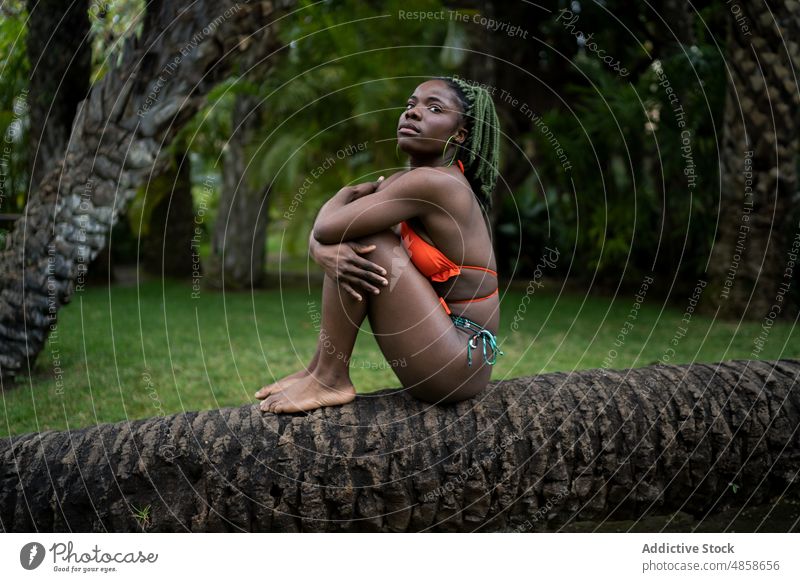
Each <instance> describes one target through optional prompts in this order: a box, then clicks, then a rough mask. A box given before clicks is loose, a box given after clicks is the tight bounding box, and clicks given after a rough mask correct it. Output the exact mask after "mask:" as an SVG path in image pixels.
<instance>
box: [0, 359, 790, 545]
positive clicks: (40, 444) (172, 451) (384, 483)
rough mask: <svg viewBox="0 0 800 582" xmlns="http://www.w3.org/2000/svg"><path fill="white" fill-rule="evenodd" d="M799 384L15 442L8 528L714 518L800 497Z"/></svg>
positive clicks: (593, 374)
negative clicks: (684, 515) (729, 511)
mask: <svg viewBox="0 0 800 582" xmlns="http://www.w3.org/2000/svg"><path fill="white" fill-rule="evenodd" d="M798 375H800V360H779V361H775V362H766V361H755V360H751V361H731V362H723V363H720V364H693V365H682V366H676V365H658V366H651V367H646V368H636V369H630V370H606V371H605V372H604V371H602V370H586V371H582V372H573V373H569V374H567V373H561V372H557V373H551V374H543V375H540V376H535V377H529V378H517V379H513V380H508V381H504V382H492V383H490V385H489V387H488V388H487V390H486V392H485V393H484V394H482V395H481V396H480V397H479V398H476V399H472V400H469V401H466V402H461V403H458V404H455V405H448V406H439V407H437V406H430V405H429V404H426V403H423V402H420V401H417V400H414V399H413V398H411V397H410V396H408V395H407V394H406V393H405V392H404V391H394V390H393V391H390V392H382V393H380V394H381V397H379V398H378V397H376V395H375V394H372V395H370V397H369V398H358V399H356V401H355V402H354V403H352V404H348V405H346V406H342V407H337V408H327V409H321V410H316V411H313V412H312V413H310V414H308V415H306V414H296V415H272V414H264V413H261V412H260V411H259V410H258V408H257V407H256V406H254V405H252V404H251V405H247V406H243V407H241V408H229V409H222V410H210V411H203V412H188V413H182V414H176V415H173V416H168V417H165V418H153V419H149V420H139V421H132V422H128V421H125V422H121V423H118V424H113V425H111V424H106V425H100V426H96V427H92V428H88V429H83V430H77V431H73V432H52V431H50V432H44V433H39V434H28V435H23V436H17V437H12V438H10V439H3V440H2V441H0V526H2V528H3V529H4V530H5V531H16V532H20V531H39V532H46V531H73V532H75V531H135V530H138V529H147V530H150V531H240V530H258V531H475V530H480V531H508V530H514V529H519V530H521V531H537V530H538V531H541V530H545V529H547V530H552V529H555V528H559V527H562V526H566V525H567V524H573V523H576V522H578V521H582V520H600V519H629V518H631V519H632V518H637V519H638V518H640V517H643V516H648V515H652V514H660V515H664V514H667V513H672V512H675V511H682V512H686V513H691V514H694V515H695V516H706V515H709V514H712V513H714V512H719V511H721V510H723V509H727V508H730V507H745V506H751V505H755V504H758V503H764V502H771V501H772V500H773V499H775V498H777V497H781V496H783V497H785V498H787V499H789V498H794V496H796V495H797V494H798V467H800V439H799V438H798V425H799V424H800V391H798V389H797V380H798ZM148 507H149V511H146V510H147V508H148ZM137 512H138V515H139V517H136V516H135V515H134V514H135V513H137ZM145 513H147V517H144V514H145Z"/></svg>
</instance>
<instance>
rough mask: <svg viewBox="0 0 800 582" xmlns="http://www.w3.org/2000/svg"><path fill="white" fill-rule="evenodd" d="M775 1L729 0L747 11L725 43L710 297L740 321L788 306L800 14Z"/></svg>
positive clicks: (799, 121) (799, 109) (799, 112)
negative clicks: (719, 173) (725, 83)
mask: <svg viewBox="0 0 800 582" xmlns="http://www.w3.org/2000/svg"><path fill="white" fill-rule="evenodd" d="M769 4H770V5H771V8H770V10H766V9H765V7H764V3H763V2H762V1H761V0H745V1H743V2H738V3H736V4H734V5H732V6H735V8H734V10H739V9H741V12H737V13H736V14H731V23H730V30H729V34H728V42H727V49H726V51H727V54H728V57H729V58H727V59H726V66H727V69H728V71H729V73H730V75H731V79H730V82H729V84H728V92H727V95H726V103H725V111H724V120H723V131H722V143H721V152H720V153H721V156H722V168H721V170H722V191H721V201H720V209H719V223H718V224H719V231H718V236H717V240H716V242H715V244H714V248H713V250H712V257H711V260H710V261H709V290H710V291H711V292H710V293H708V296H709V297H711V298H712V299H714V302H715V304H716V305H715V308H719V312H720V315H722V316H727V317H733V318H742V317H747V318H750V319H762V318H764V317H765V316H766V315H767V314H768V313H770V311H771V308H772V306H773V305H776V304H780V303H783V304H784V306H785V307H788V303H789V302H788V301H785V300H784V299H785V298H784V294H785V293H786V288H785V286H786V285H787V284H788V283H791V277H789V278H788V279H787V278H785V277H784V270H785V268H786V266H787V260H788V255H787V253H788V252H789V251H790V250H791V249H790V245H789V244H788V243H789V240H790V237H794V236H795V235H796V234H797V232H796V231H795V232H793V231H792V229H791V226H793V225H791V224H790V223H789V220H790V218H791V216H792V213H791V212H790V210H791V209H792V197H793V196H795V195H796V193H797V187H798V182H797V159H798V158H797V156H798V144H799V143H800V140H799V138H798V133H799V130H800V95H799V94H798V90H797V85H796V83H795V80H794V76H793V74H792V71H797V69H798V67H800V45H798V44H797V43H796V42H790V41H788V39H796V38H798V37H800V18H798V16H797V9H796V8H795V7H793V6H792V4H794V3H790V2H786V1H781V2H770V3H769ZM737 15H738V17H739V20H735V19H734V17H735V16H737ZM744 27H747V28H746V29H745V28H744ZM751 179H752V182H751ZM782 286H783V287H782ZM777 311H782V313H778V314H777V315H778V316H783V317H785V316H792V315H794V313H792V312H790V311H789V310H786V309H783V310H781V309H780V308H779V309H778V310H777ZM795 313H796V312H795Z"/></svg>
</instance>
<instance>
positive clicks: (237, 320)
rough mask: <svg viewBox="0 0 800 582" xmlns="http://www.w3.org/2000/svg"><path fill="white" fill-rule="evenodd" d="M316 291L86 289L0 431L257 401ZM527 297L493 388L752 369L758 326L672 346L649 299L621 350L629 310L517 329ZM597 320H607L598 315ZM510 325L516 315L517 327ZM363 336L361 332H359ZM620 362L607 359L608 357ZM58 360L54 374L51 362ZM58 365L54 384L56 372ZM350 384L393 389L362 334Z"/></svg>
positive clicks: (714, 327) (701, 332) (309, 342)
mask: <svg viewBox="0 0 800 582" xmlns="http://www.w3.org/2000/svg"><path fill="white" fill-rule="evenodd" d="M320 291H321V290H320V289H319V288H312V289H311V291H310V293H309V291H308V290H307V289H306V288H305V287H302V286H301V287H293V288H285V287H284V288H283V289H276V290H269V291H261V292H258V293H256V294H255V295H251V294H250V293H241V294H230V293H229V294H227V295H225V296H223V295H222V294H220V293H213V292H210V291H205V290H204V291H202V292H201V293H200V297H199V298H198V299H192V298H191V286H190V284H187V283H177V282H172V281H167V282H165V283H163V286H162V282H161V281H150V282H145V283H143V284H141V285H140V286H139V287H138V288H137V287H111V288H94V289H88V290H87V291H85V292H83V293H81V294H76V295H75V296H73V301H72V302H71V303H70V304H69V305H67V306H66V307H65V308H64V309H62V310H61V312H60V313H59V323H58V329H57V331H56V333H55V334H53V335H51V337H50V339H49V340H48V343H47V345H46V346H45V349H44V350H43V351H42V353H41V354H40V355H39V358H38V359H37V361H36V365H35V367H34V370H33V373H32V375H31V376H30V377H27V376H25V377H20V379H19V381H18V384H17V386H16V387H14V388H9V389H7V390H6V391H5V392H4V393H2V418H3V419H5V422H4V423H3V425H2V427H1V429H2V430H0V433H2V435H3V436H7V435H9V434H21V433H27V432H35V431H41V430H48V429H55V430H63V429H67V428H69V429H75V428H79V427H85V426H89V425H94V424H97V423H102V422H116V421H120V420H125V419H137V418H146V417H151V416H157V415H164V414H171V413H174V412H180V411H183V410H202V409H210V408H219V407H226V406H240V405H242V404H246V403H254V402H255V400H254V398H253V393H254V392H255V391H256V390H257V389H258V388H259V387H260V386H261V385H263V384H265V383H267V382H269V381H271V380H272V379H273V378H278V377H281V376H283V375H286V374H288V373H291V372H293V371H295V370H297V369H299V367H300V366H301V365H302V364H304V363H307V362H308V361H309V360H310V359H311V356H312V355H313V353H314V348H315V345H316V339H317V331H316V330H315V328H314V320H313V319H312V317H311V315H310V313H309V305H308V302H309V301H314V302H315V306H316V309H319V306H320ZM523 295H524V289H522V290H519V291H508V292H507V293H506V294H505V296H504V297H503V301H502V310H501V313H502V323H501V326H500V330H499V332H498V341H499V342H500V347H501V349H502V350H503V351H504V352H505V356H501V357H500V358H499V359H498V362H497V365H496V366H495V371H494V375H493V379H494V380H499V379H502V378H512V377H518V376H527V375H533V374H538V373H541V372H549V371H556V370H561V371H570V370H581V369H586V368H596V367H601V366H603V364H604V360H605V361H607V363H606V367H610V368H628V367H640V366H646V365H649V364H651V363H654V362H656V361H659V360H660V359H662V356H663V354H664V353H665V350H667V349H668V348H670V347H674V349H675V354H674V356H672V358H671V359H670V362H671V363H678V364H680V363H688V362H692V361H699V362H716V361H721V360H730V359H750V358H751V355H750V354H751V351H752V350H753V339H754V338H756V337H758V334H759V333H760V332H761V323H760V322H753V323H746V324H741V325H738V324H736V323H730V322H719V321H717V322H712V320H711V319H709V318H705V317H701V316H699V315H694V316H693V317H692V319H691V323H690V325H689V329H688V333H687V334H686V336H685V337H683V338H682V339H680V341H679V342H678V344H677V345H676V346H671V345H670V340H671V339H672V338H673V336H674V334H675V332H676V330H677V329H678V327H679V326H681V325H683V324H682V323H681V317H682V316H683V310H682V309H675V308H665V309H664V310H663V312H662V306H661V302H658V301H656V300H655V299H652V298H651V297H648V298H647V300H646V301H645V302H644V304H643V305H642V308H641V310H640V312H639V315H638V318H637V319H636V321H635V325H634V327H633V329H632V330H630V332H629V333H628V334H627V336H626V338H625V341H624V343H623V344H622V345H621V346H619V347H618V346H615V345H614V341H615V338H616V337H617V334H618V333H619V330H620V328H621V327H622V326H623V324H624V322H625V321H626V317H627V316H628V313H629V312H630V310H631V306H632V304H633V300H632V298H629V297H618V298H617V299H616V300H612V299H611V298H605V297H599V298H588V299H586V301H585V303H583V302H584V297H583V296H570V295H561V296H560V297H557V296H556V295H555V294H548V293H546V292H543V290H537V291H536V293H535V294H534V295H533V296H532V297H531V301H530V303H528V305H527V309H526V311H525V313H522V314H519V315H521V316H522V317H523V319H522V320H521V322H519V327H518V329H517V330H516V331H513V330H512V329H511V323H512V321H513V320H514V315H515V312H516V311H517V309H518V306H519V305H520V300H521V299H522V297H523ZM607 310H608V313H606V311H607ZM519 315H518V317H519ZM364 329H365V330H368V329H369V326H368V323H366V322H365V325H364ZM791 332H792V324H791V323H776V324H775V325H774V326H773V327H772V329H771V332H770V334H769V336H768V341H767V343H766V346H765V347H764V349H763V351H762V352H761V353H760V354H759V355H758V359H778V358H781V357H798V354H800V337H798V335H800V334H797V333H795V334H794V335H792V334H791ZM612 349H616V351H617V355H616V357H615V358H613V359H612V361H608V354H609V350H612ZM56 358H57V359H58V362H55V359H56ZM55 363H60V367H61V377H62V379H63V386H60V387H59V386H58V385H57V383H56V377H55V373H54V369H55V366H54V364H55ZM351 370H352V372H351V376H352V379H353V382H354V384H355V385H356V388H357V389H358V390H359V392H362V393H363V392H370V391H374V390H378V389H381V388H386V387H398V386H399V383H398V381H397V379H396V378H395V376H394V374H393V372H392V371H391V369H390V368H389V367H388V365H387V364H386V360H385V359H384V358H383V355H382V354H381V352H380V350H379V349H378V346H377V344H376V343H375V341H374V340H373V339H372V337H371V335H370V334H368V333H361V334H359V338H358V341H357V342H356V348H355V352H354V355H353V363H352V368H351Z"/></svg>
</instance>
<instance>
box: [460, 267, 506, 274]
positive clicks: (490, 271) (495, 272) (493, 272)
mask: <svg viewBox="0 0 800 582" xmlns="http://www.w3.org/2000/svg"><path fill="white" fill-rule="evenodd" d="M461 268H462V269H475V270H476V271H486V272H487V273H491V274H492V275H495V276H496V275H497V271H492V270H491V269H487V268H486V267H473V266H472V265H461Z"/></svg>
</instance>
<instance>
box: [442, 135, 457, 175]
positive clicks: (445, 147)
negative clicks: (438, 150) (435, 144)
mask: <svg viewBox="0 0 800 582" xmlns="http://www.w3.org/2000/svg"><path fill="white" fill-rule="evenodd" d="M454 137H455V136H454V135H451V136H450V137H448V138H447V141H446V142H444V149H443V150H442V157H444V153H445V152H446V151H447V146H448V144H449V143H450V140H451V139H453V138H454ZM458 145H459V144H458V143H456V153H455V154H453V157H452V159H451V160H450V163H449V164H447V166H445V167H447V168H449V167H450V166H452V165H453V162H454V161H455V159H456V156H457V155H458Z"/></svg>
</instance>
